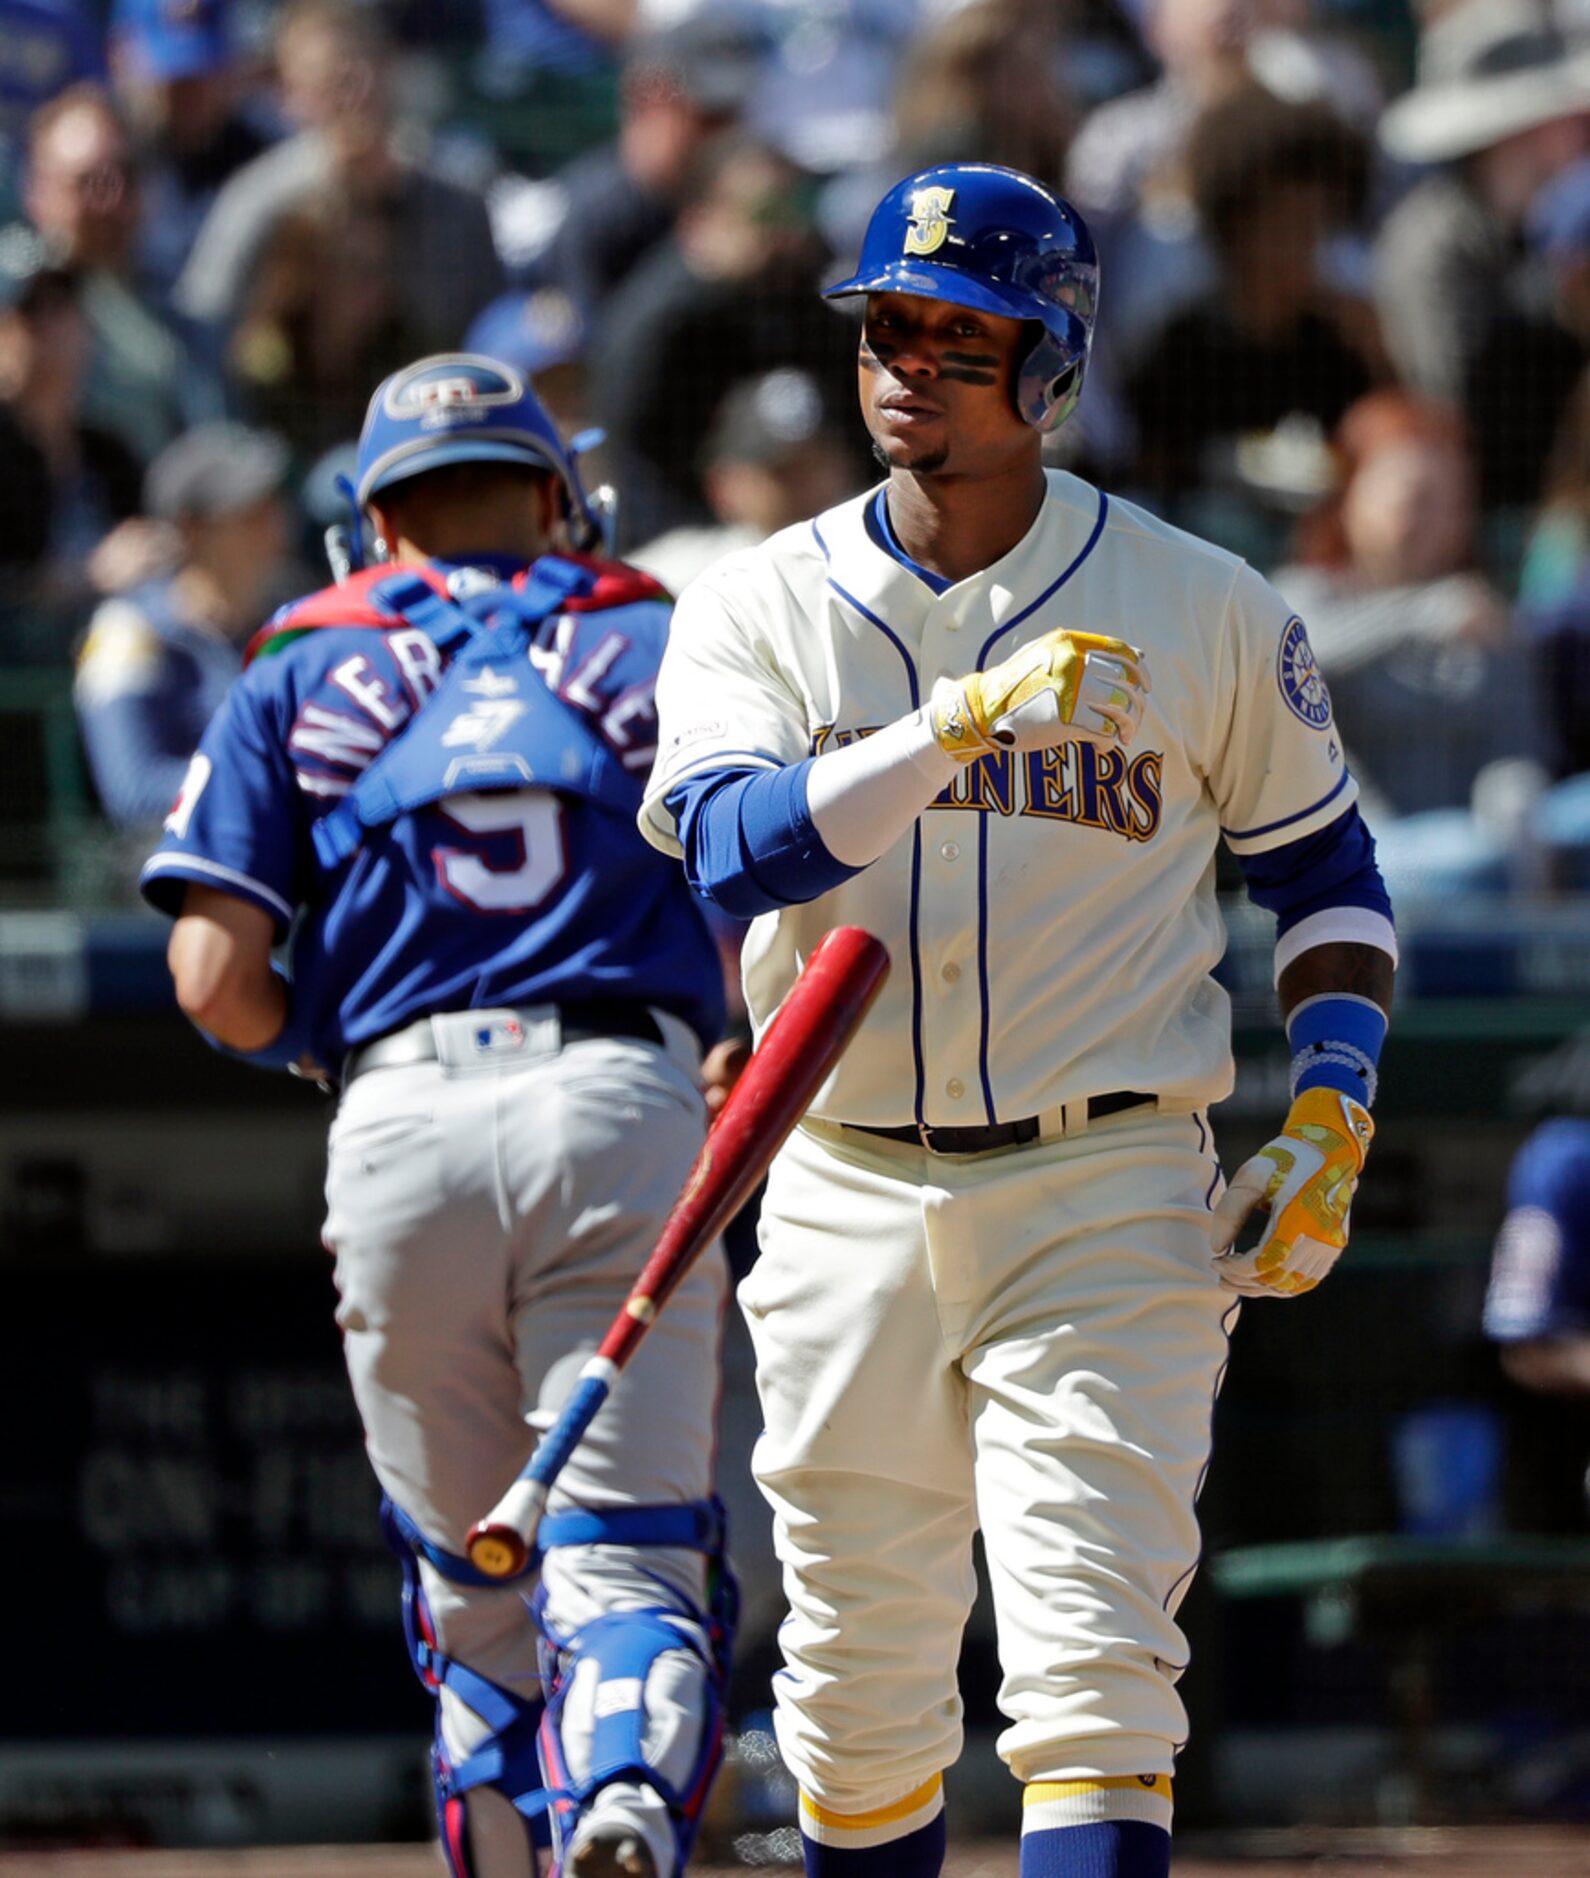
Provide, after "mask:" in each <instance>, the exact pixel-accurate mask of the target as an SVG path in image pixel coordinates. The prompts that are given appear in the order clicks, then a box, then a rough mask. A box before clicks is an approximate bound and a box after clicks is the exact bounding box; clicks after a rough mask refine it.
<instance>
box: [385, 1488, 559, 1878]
mask: <svg viewBox="0 0 1590 1878" xmlns="http://www.w3.org/2000/svg"><path fill="white" fill-rule="evenodd" d="M381 1530H382V1532H383V1534H384V1535H385V1537H386V1542H387V1544H388V1545H389V1546H390V1547H391V1548H392V1550H393V1551H394V1552H395V1553H396V1554H397V1557H398V1562H399V1563H400V1564H401V1565H402V1567H403V1634H404V1636H405V1637H406V1639H407V1640H408V1646H409V1656H410V1658H411V1660H412V1661H413V1664H414V1671H415V1674H416V1675H417V1676H418V1677H419V1679H420V1681H421V1683H423V1684H424V1686H425V1687H426V1688H427V1689H428V1690H429V1691H430V1692H431V1694H432V1695H433V1696H434V1697H435V1698H436V1699H437V1711H436V1737H435V1740H434V1742H433V1744H432V1747H431V1775H432V1778H433V1780H434V1781H435V1785H436V1819H437V1824H438V1826H439V1827H440V1829H441V1840H442V1852H443V1855H444V1857H445V1858H446V1860H447V1869H448V1871H449V1873H450V1874H451V1878H475V1873H474V1868H473V1864H472V1861H471V1858H470V1852H469V1830H468V1815H467V1809H466V1803H465V1796H466V1795H467V1794H468V1793H470V1792H471V1791H472V1790H473V1789H474V1788H476V1787H495V1788H496V1789H497V1790H498V1792H500V1793H501V1794H503V1795H504V1797H505V1798H506V1799H507V1800H509V1801H510V1803H511V1804H512V1805H513V1807H514V1808H515V1810H516V1811H517V1812H518V1813H519V1815H520V1817H521V1818H522V1819H523V1820H524V1822H525V1831H526V1833H527V1835H528V1839H529V1844H530V1847H531V1850H530V1855H529V1856H530V1868H531V1870H532V1871H537V1870H539V1869H540V1866H539V1862H538V1859H537V1854H536V1850H535V1848H537V1847H547V1846H550V1844H551V1842H552V1831H551V1825H550V1822H549V1820H548V1818H547V1808H548V1805H549V1801H550V1796H549V1794H548V1793H547V1790H546V1785H545V1783H544V1781H543V1780H542V1777H541V1762H540V1757H539V1753H538V1750H537V1745H536V1735H537V1731H538V1729H539V1728H540V1725H541V1718H542V1714H543V1711H544V1710H545V1708H546V1704H545V1702H544V1701H543V1700H542V1697H541V1693H540V1690H539V1689H538V1690H537V1691H536V1693H535V1694H534V1695H533V1696H531V1697H529V1698H528V1699H527V1698H525V1697H523V1696H517V1695H512V1694H510V1693H509V1692H508V1691H507V1690H506V1689H503V1688H501V1687H499V1686H498V1685H497V1684H496V1683H494V1682H489V1681H488V1680H487V1679H486V1677H484V1676H482V1675H480V1674H478V1673H477V1672H476V1671H475V1670H472V1669H470V1668H469V1667H468V1666H467V1665H465V1664H463V1663H460V1662H458V1661H456V1660H455V1659H454V1658H453V1657H450V1656H448V1655H447V1653H446V1652H445V1651H444V1650H442V1649H441V1648H439V1647H438V1645H437V1641H436V1631H435V1627H434V1625H433V1624H432V1622H431V1614H430V1611H429V1609H428V1608H427V1606H426V1602H425V1591H424V1587H423V1586H422V1585H421V1583H420V1560H421V1559H422V1558H423V1559H424V1560H425V1561H426V1562H427V1563H428V1564H429V1565H431V1566H433V1567H434V1568H435V1569H436V1570H437V1571H439V1572H440V1573H441V1574H442V1576H443V1577H444V1578H448V1579H450V1580H452V1581H453V1582H454V1583H456V1584H466V1585H481V1586H485V1585H493V1586H495V1585H498V1584H500V1583H501V1582H502V1581H501V1580H500V1579H493V1578H487V1577H485V1576H484V1574H482V1573H480V1572H477V1571H476V1570H475V1568H474V1566H472V1565H471V1564H470V1563H469V1561H468V1559H466V1558H462V1557H460V1556H459V1555H457V1554H456V1553H451V1552H446V1551H444V1550H443V1549H442V1548H441V1547H440V1546H438V1545H436V1544H434V1543H433V1542H432V1541H431V1540H429V1539H427V1538H426V1537H425V1535H424V1534H423V1533H422V1532H421V1531H420V1529H419V1527H418V1526H416V1525H415V1523H414V1521H413V1520H412V1519H410V1518H409V1516H408V1515H407V1514H406V1513H405V1512H404V1511H403V1510H402V1508H401V1507H398V1506H395V1505H393V1503H392V1501H391V1500H390V1499H387V1498H385V1497H384V1496H383V1498H382V1501H381ZM527 1621H528V1619H527ZM443 1689H448V1690H450V1691H451V1692H452V1694H453V1695H454V1696H456V1697H457V1698H458V1700H459V1701H460V1702H462V1703H463V1704H464V1705H465V1706H466V1707H467V1708H469V1709H471V1710H473V1712H474V1713H475V1714H476V1715H477V1716H479V1718H480V1719H481V1721H483V1722H484V1723H485V1724H486V1727H487V1728H488V1729H489V1730H490V1732H489V1733H488V1735H487V1736H486V1739H485V1740H484V1741H482V1742H481V1744H480V1746H479V1747H478V1748H476V1750H475V1751H474V1753H473V1754H471V1755H470V1756H469V1757H468V1759H467V1760H465V1761H463V1762H462V1763H461V1764H460V1765H459V1766H457V1767H454V1766H452V1765H450V1763H449V1761H448V1757H447V1750H446V1748H445V1747H444V1746H443V1744H442V1717H441V1692H442V1690H443Z"/></svg>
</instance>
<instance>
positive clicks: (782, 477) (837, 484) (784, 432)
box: [628, 366, 862, 593]
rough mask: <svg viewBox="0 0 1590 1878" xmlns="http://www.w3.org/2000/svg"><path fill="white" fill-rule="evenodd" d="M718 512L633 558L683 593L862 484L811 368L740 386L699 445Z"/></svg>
mask: <svg viewBox="0 0 1590 1878" xmlns="http://www.w3.org/2000/svg"><path fill="white" fill-rule="evenodd" d="M701 480H702V487H703V489H704V491H705V493H706V498H707V506H708V507H709V508H710V509H711V511H712V516H713V519H712V521H711V522H710V523H709V524H707V525H706V526H703V527H694V526H685V527H681V528H673V529H670V530H669V531H668V532H667V533H666V534H663V535H659V536H658V537H657V538H656V540H654V541H649V542H647V543H645V544H644V545H643V546H641V547H638V548H635V549H632V550H631V551H630V554H629V556H628V559H629V560H631V561H632V562H634V564H635V566H636V567H640V568H644V569H645V570H646V572H647V573H648V574H651V575H654V576H655V577H656V578H657V579H658V580H660V581H661V582H662V584H663V585H664V586H665V587H666V588H667V589H668V591H669V592H670V593H680V592H682V591H683V590H684V588H685V587H687V586H688V585H689V584H690V582H691V581H692V580H694V579H695V577H696V576H697V575H698V574H702V573H705V572H706V570H707V569H708V568H709V567H711V566H712V564H713V563H714V562H715V561H719V560H721V559H722V558H723V556H724V555H726V554H732V553H733V552H734V551H735V550H736V549H737V548H754V547H755V546H756V545H757V543H758V542H761V541H766V539H767V538H768V536H769V535H772V534H776V533H777V532H778V530H779V529H781V528H788V527H790V526H791V525H792V524H793V523H795V522H799V521H804V520H805V519H806V517H807V516H809V515H820V514H821V513H822V512H823V511H824V510H825V509H831V508H832V507H833V506H834V504H835V503H836V502H842V501H843V500H844V499H845V497H846V496H848V495H851V494H853V493H854V492H855V491H856V490H857V489H859V488H860V487H861V484H862V477H861V475H860V474H859V473H858V465H857V463H856V460H855V457H854V454H853V452H852V451H851V449H850V447H849V445H848V443H847V441H846V438H845V435H844V432H843V431H841V430H840V429H839V428H838V427H837V426H836V425H835V424H834V421H833V418H832V416H831V414H830V412H829V410H828V408H827V407H826V406H825V404H824V401H823V392H822V387H821V386H820V385H819V384H818V383H817V380H816V379H815V378H813V377H812V375H811V373H810V372H802V371H797V370H795V369H794V368H793V367H790V366H780V367H779V368H778V369H777V370H776V371H771V372H766V373H764V374H763V375H762V376H761V377H759V378H749V379H745V380H743V381H742V382H741V383H740V384H738V385H736V386H734V388H733V389H732V390H731V391H730V392H729V394H728V396H727V397H726V398H725V399H724V400H723V402H722V404H721V405H720V406H719V407H718V410H717V412H716V414H715V416H714V417H713V420H712V428H711V429H710V430H709V431H708V432H707V440H706V443H705V445H704V446H703V448H702V452H701Z"/></svg>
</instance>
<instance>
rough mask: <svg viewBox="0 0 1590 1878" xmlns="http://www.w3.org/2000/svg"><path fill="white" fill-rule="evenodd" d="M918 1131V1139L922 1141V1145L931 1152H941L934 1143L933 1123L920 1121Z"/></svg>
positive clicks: (917, 1126)
mask: <svg viewBox="0 0 1590 1878" xmlns="http://www.w3.org/2000/svg"><path fill="white" fill-rule="evenodd" d="M916 1132H917V1139H918V1140H919V1141H920V1142H921V1143H922V1146H923V1147H924V1148H925V1149H926V1150H927V1152H928V1153H929V1154H937V1153H938V1152H939V1150H938V1149H937V1148H936V1147H934V1145H933V1124H932V1123H931V1122H918V1123H917V1125H916Z"/></svg>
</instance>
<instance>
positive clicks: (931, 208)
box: [904, 186, 955, 254]
mask: <svg viewBox="0 0 1590 1878" xmlns="http://www.w3.org/2000/svg"><path fill="white" fill-rule="evenodd" d="M954 206H955V191H954V190H953V189H940V188H938V187H937V186H935V187H934V188H932V189H919V190H917V191H916V193H915V194H914V195H913V196H912V198H911V220H910V223H909V224H908V226H907V228H906V231H905V250H904V251H905V253H907V254H936V253H937V252H938V251H939V249H940V248H942V247H943V246H944V243H945V241H946V239H947V238H948V236H949V232H950V223H951V221H952V220H953V217H952V216H951V215H950V210H951V209H952V208H953V207H954Z"/></svg>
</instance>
